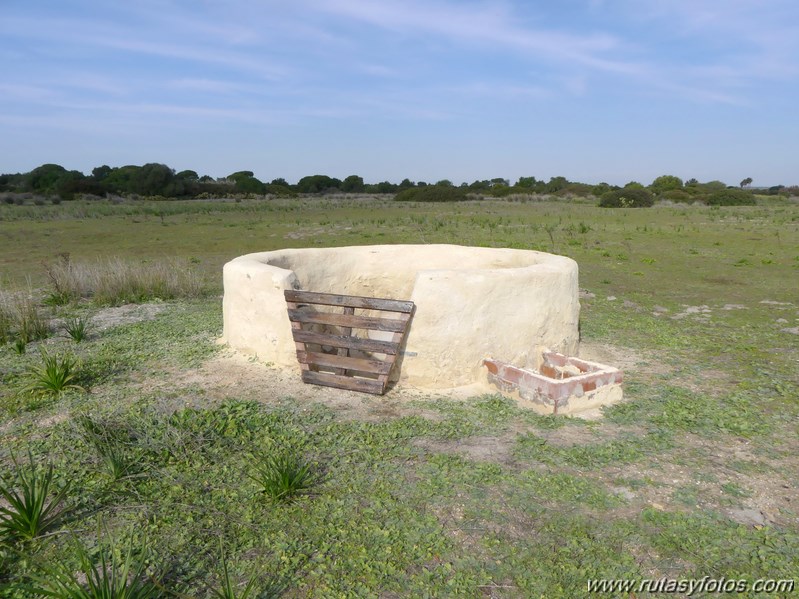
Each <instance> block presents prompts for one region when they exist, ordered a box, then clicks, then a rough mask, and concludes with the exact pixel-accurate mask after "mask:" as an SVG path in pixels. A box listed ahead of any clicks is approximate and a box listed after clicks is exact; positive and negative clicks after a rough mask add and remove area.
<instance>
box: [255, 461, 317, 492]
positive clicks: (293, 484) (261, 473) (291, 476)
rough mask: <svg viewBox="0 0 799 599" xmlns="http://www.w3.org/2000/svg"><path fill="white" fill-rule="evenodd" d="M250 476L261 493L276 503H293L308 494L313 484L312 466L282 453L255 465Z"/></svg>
mask: <svg viewBox="0 0 799 599" xmlns="http://www.w3.org/2000/svg"><path fill="white" fill-rule="evenodd" d="M254 470H255V472H254V473H253V474H249V475H248V476H249V477H250V478H251V479H252V480H254V481H255V482H256V483H258V485H259V486H260V487H261V492H262V493H264V494H265V495H267V496H268V497H269V498H270V499H272V501H275V502H291V501H293V500H294V499H296V498H297V497H298V496H299V495H301V494H304V493H307V492H308V490H309V489H310V488H311V485H312V484H313V474H312V473H311V466H310V464H308V463H307V462H305V461H304V460H303V459H302V458H300V457H299V456H297V455H295V454H293V453H288V452H280V453H277V454H275V455H270V456H269V457H267V458H265V459H264V460H263V461H261V462H256V463H255V465H254Z"/></svg>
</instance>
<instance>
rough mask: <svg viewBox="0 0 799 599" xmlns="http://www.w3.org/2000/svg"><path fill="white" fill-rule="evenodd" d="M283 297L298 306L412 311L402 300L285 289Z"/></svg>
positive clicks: (408, 312)
mask: <svg viewBox="0 0 799 599" xmlns="http://www.w3.org/2000/svg"><path fill="white" fill-rule="evenodd" d="M283 295H284V296H285V297H286V301H287V302H295V303H299V304H322V305H326V306H342V307H344V306H346V307H350V308H363V309H366V310H383V311H386V312H404V313H406V314H410V313H411V312H412V311H413V302H411V301H404V300H391V299H381V298H376V297H362V296H358V295H335V294H332V293H316V292H314V291H296V290H294V289H286V290H285V291H284V292H283Z"/></svg>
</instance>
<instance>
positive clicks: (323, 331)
mask: <svg viewBox="0 0 799 599" xmlns="http://www.w3.org/2000/svg"><path fill="white" fill-rule="evenodd" d="M284 295H285V297H286V305H287V307H288V314H289V320H290V321H291V329H292V334H293V336H294V344H295V345H296V347H297V360H298V361H299V362H300V367H301V368H302V380H303V381H304V382H306V383H311V384H314V385H325V386H327V387H337V388H339V389H349V390H351V391H362V392H365V393H374V394H376V395H382V394H383V393H385V391H386V385H387V384H388V377H389V374H390V373H391V368H392V367H393V366H394V362H395V361H396V359H397V355H398V354H399V352H400V347H401V346H402V340H403V338H404V336H405V333H406V331H407V330H408V324H409V322H410V319H411V316H412V315H413V311H414V303H413V302H410V301H401V300H392V299H380V298H375V297H359V296H354V295H335V294H332V293H316V292H312V291H294V290H292V289H287V290H286V291H285V292H284ZM331 307H332V308H342V309H343V310H342V311H340V312H337V311H331V310H330V308H331ZM320 308H321V309H320ZM355 310H369V311H371V312H375V311H377V312H386V313H393V315H392V317H390V318H386V317H384V316H383V315H382V314H381V315H380V316H373V315H368V316H365V315H363V314H362V313H361V314H356V313H355ZM353 330H357V331H363V333H362V336H356V335H354V334H353ZM368 331H383V332H388V333H390V334H391V337H390V339H388V340H385V341H381V340H378V339H370V338H369V337H368ZM353 353H355V354H356V355H354V356H353V355H352V354H353ZM375 354H377V356H376V355H375ZM381 355H382V356H383V357H378V356H381Z"/></svg>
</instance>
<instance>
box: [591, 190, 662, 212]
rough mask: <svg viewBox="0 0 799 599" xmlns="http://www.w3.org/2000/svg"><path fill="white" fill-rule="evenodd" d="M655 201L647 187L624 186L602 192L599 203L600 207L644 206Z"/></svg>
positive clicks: (650, 204)
mask: <svg viewBox="0 0 799 599" xmlns="http://www.w3.org/2000/svg"><path fill="white" fill-rule="evenodd" d="M654 203H655V200H654V198H653V197H652V194H651V193H650V192H649V190H647V189H638V188H636V187H625V188H624V189H617V190H615V191H609V192H607V193H604V194H602V198H601V199H600V200H599V205H600V206H601V207H602V208H645V207H649V206H652V205H653V204H654Z"/></svg>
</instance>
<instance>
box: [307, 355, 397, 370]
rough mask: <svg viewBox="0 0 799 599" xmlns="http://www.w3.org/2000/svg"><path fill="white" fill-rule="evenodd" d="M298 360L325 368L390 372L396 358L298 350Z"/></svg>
mask: <svg viewBox="0 0 799 599" xmlns="http://www.w3.org/2000/svg"><path fill="white" fill-rule="evenodd" d="M297 360H299V362H300V364H315V365H317V366H323V367H325V368H343V369H345V370H357V371H359V372H369V373H373V374H388V372H389V371H390V370H391V366H392V364H393V363H394V360H391V361H383V360H370V359H368V358H351V357H350V356H338V355H335V354H321V353H318V352H309V351H298V352H297Z"/></svg>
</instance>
